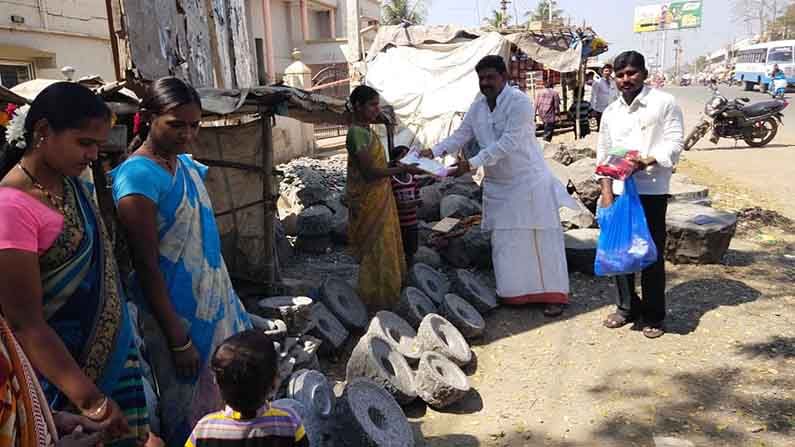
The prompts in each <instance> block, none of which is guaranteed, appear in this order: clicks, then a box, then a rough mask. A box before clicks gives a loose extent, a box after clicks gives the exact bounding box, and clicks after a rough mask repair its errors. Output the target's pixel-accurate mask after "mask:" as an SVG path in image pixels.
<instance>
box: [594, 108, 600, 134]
mask: <svg viewBox="0 0 795 447" xmlns="http://www.w3.org/2000/svg"><path fill="white" fill-rule="evenodd" d="M593 116H594V118H596V131H597V132H599V131H600V130H601V129H602V112H597V111H594V112H593Z"/></svg>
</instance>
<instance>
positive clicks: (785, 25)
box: [770, 4, 795, 40]
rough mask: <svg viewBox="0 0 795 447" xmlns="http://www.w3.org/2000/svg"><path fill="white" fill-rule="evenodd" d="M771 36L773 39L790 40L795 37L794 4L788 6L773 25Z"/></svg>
mask: <svg viewBox="0 0 795 447" xmlns="http://www.w3.org/2000/svg"><path fill="white" fill-rule="evenodd" d="M771 28H772V29H771V30H770V31H771V34H772V37H773V38H774V39H782V40H786V39H792V38H793V37H795V4H790V5H788V6H787V7H786V8H784V11H782V13H781V15H779V16H778V17H777V18H776V21H775V22H774V23H773V26H772V27H771Z"/></svg>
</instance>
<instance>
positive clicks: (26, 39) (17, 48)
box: [0, 0, 115, 81]
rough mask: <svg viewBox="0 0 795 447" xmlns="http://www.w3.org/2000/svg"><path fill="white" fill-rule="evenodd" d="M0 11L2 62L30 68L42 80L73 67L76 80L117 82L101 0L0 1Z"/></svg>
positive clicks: (0, 54)
mask: <svg viewBox="0 0 795 447" xmlns="http://www.w3.org/2000/svg"><path fill="white" fill-rule="evenodd" d="M40 6H41V8H40ZM0 11H1V12H2V13H0V60H3V59H5V60H8V59H12V60H14V61H17V62H26V63H31V64H33V66H34V67H33V68H34V75H35V77H38V78H52V79H61V78H62V77H63V76H62V75H61V72H60V68H61V67H63V66H66V65H71V66H72V67H74V68H75V70H76V71H75V76H76V77H82V76H90V75H99V76H102V78H103V79H105V80H108V81H113V80H115V74H114V71H113V55H112V53H111V47H110V39H109V35H108V22H107V14H106V9H105V2H104V1H103V0H0ZM12 16H18V17H21V18H23V19H24V23H21V24H19V23H14V22H13V21H12V19H11V17H12ZM46 53H50V54H46Z"/></svg>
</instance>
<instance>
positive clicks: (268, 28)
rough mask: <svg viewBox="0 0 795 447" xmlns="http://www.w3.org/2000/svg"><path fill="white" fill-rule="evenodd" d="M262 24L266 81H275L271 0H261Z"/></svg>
mask: <svg viewBox="0 0 795 447" xmlns="http://www.w3.org/2000/svg"><path fill="white" fill-rule="evenodd" d="M262 26H263V32H264V33H265V71H267V75H268V79H267V82H268V83H273V82H275V81H276V63H275V59H274V57H273V19H272V15H271V0H262Z"/></svg>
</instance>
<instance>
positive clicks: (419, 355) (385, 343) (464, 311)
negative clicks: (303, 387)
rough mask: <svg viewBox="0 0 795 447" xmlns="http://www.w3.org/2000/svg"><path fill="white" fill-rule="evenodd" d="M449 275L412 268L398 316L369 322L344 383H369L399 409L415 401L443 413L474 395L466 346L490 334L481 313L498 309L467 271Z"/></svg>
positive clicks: (396, 311) (491, 293)
mask: <svg viewBox="0 0 795 447" xmlns="http://www.w3.org/2000/svg"><path fill="white" fill-rule="evenodd" d="M454 275H455V277H454V279H453V280H452V281H450V280H449V279H448V278H447V276H446V275H444V274H443V273H441V272H439V271H438V270H436V269H433V268H432V267H430V266H428V265H425V264H415V265H414V266H413V267H412V268H411V272H410V277H411V284H412V285H411V286H409V287H407V288H406V289H405V290H404V291H403V293H402V295H401V301H400V303H399V305H398V306H397V307H396V308H395V309H394V312H390V311H381V312H378V313H377V314H376V315H375V317H374V318H373V319H372V320H371V321H370V325H369V327H368V329H367V333H365V335H364V336H363V337H362V338H361V339H359V342H358V344H357V345H356V347H355V348H354V350H353V353H352V354H351V357H350V359H349V360H348V364H347V369H346V378H347V380H348V382H350V381H352V380H354V379H356V378H362V377H363V378H367V379H370V380H372V381H373V382H375V383H377V384H378V385H380V386H381V387H383V388H384V389H385V390H386V391H387V392H388V393H389V394H390V395H391V396H392V397H393V398H394V399H395V401H396V402H397V403H398V404H400V405H407V404H410V403H412V402H414V401H415V400H416V399H417V398H419V399H422V400H423V401H425V403H427V404H428V405H430V406H431V407H433V408H445V407H448V406H451V405H454V404H455V403H456V402H458V401H460V400H461V399H463V398H464V397H465V396H466V395H467V393H468V392H469V390H470V385H469V380H468V379H467V376H466V374H465V373H464V371H463V370H462V369H461V368H462V367H465V366H467V365H469V364H470V362H471V361H472V358H473V355H472V350H471V349H470V346H469V343H468V341H467V340H470V339H473V338H477V337H480V336H481V335H483V332H484V331H485V328H486V323H485V320H484V319H483V316H482V313H485V312H489V311H491V310H493V309H495V308H496V307H497V299H496V295H495V294H494V291H493V290H490V289H489V288H487V287H486V286H484V285H483V284H482V283H481V282H480V281H479V280H478V279H477V277H475V276H474V275H473V274H472V273H470V272H469V271H467V270H457V271H455V272H454Z"/></svg>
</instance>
